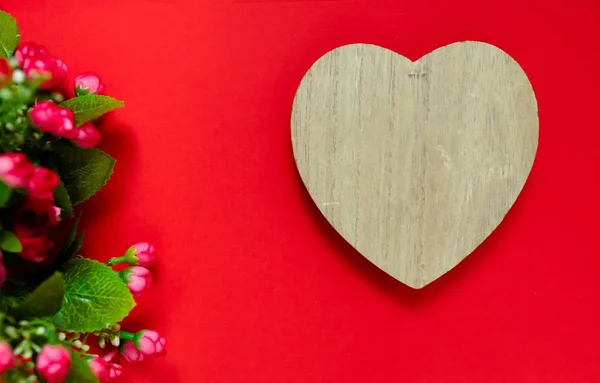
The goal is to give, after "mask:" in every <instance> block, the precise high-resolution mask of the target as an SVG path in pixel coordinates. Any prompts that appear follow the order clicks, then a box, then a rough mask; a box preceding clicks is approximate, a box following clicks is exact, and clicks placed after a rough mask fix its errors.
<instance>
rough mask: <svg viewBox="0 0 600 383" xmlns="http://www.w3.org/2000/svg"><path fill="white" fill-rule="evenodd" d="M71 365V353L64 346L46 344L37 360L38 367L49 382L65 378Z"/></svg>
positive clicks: (58, 381)
mask: <svg viewBox="0 0 600 383" xmlns="http://www.w3.org/2000/svg"><path fill="white" fill-rule="evenodd" d="M70 366H71V353H69V351H67V350H66V349H65V348H64V347H62V346H54V345H49V344H47V345H45V346H44V347H43V348H42V351H40V353H39V355H38V357H37V360H36V369H37V371H38V372H39V374H40V376H41V377H42V378H44V379H45V380H46V381H47V382H48V383H60V382H63V381H64V380H65V378H66V377H67V373H68V372H69V367H70Z"/></svg>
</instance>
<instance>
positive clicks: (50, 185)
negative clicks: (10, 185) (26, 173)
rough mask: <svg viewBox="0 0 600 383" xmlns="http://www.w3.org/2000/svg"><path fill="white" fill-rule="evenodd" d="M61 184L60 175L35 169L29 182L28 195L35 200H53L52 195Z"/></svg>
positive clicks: (46, 170)
mask: <svg viewBox="0 0 600 383" xmlns="http://www.w3.org/2000/svg"><path fill="white" fill-rule="evenodd" d="M59 182H60V181H59V178H58V175H57V174H56V173H54V172H53V171H52V170H50V169H46V168H42V167H38V168H35V169H34V171H33V174H32V175H31V177H30V178H29V181H28V182H27V186H26V189H27V193H28V194H29V196H30V197H31V198H35V199H52V198H53V197H52V193H53V192H54V189H55V188H56V187H57V186H58V184H59ZM55 211H56V210H55ZM59 214H60V212H59Z"/></svg>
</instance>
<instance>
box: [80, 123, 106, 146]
mask: <svg viewBox="0 0 600 383" xmlns="http://www.w3.org/2000/svg"><path fill="white" fill-rule="evenodd" d="M100 138H101V137H100V132H99V131H98V130H97V129H96V128H94V124H93V123H91V122H86V123H85V124H83V125H81V126H80V127H79V129H78V132H77V138H76V139H75V142H76V143H77V145H78V146H79V147H80V148H84V149H85V148H93V147H94V146H96V144H98V141H100Z"/></svg>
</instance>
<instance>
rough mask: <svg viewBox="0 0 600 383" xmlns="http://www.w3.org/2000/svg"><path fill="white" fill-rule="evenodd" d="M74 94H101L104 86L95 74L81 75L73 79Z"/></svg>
mask: <svg viewBox="0 0 600 383" xmlns="http://www.w3.org/2000/svg"><path fill="white" fill-rule="evenodd" d="M74 81H75V94H76V95H77V96H83V95H86V94H90V93H91V94H102V92H103V91H104V84H102V81H101V80H100V77H99V76H98V75H97V74H96V73H92V72H88V73H82V74H80V75H78V76H77V77H75V80H74Z"/></svg>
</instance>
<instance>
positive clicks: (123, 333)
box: [119, 331, 135, 340]
mask: <svg viewBox="0 0 600 383" xmlns="http://www.w3.org/2000/svg"><path fill="white" fill-rule="evenodd" d="M134 336H135V334H132V333H129V332H126V331H121V332H119V337H120V338H123V339H125V340H133V337H134Z"/></svg>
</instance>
